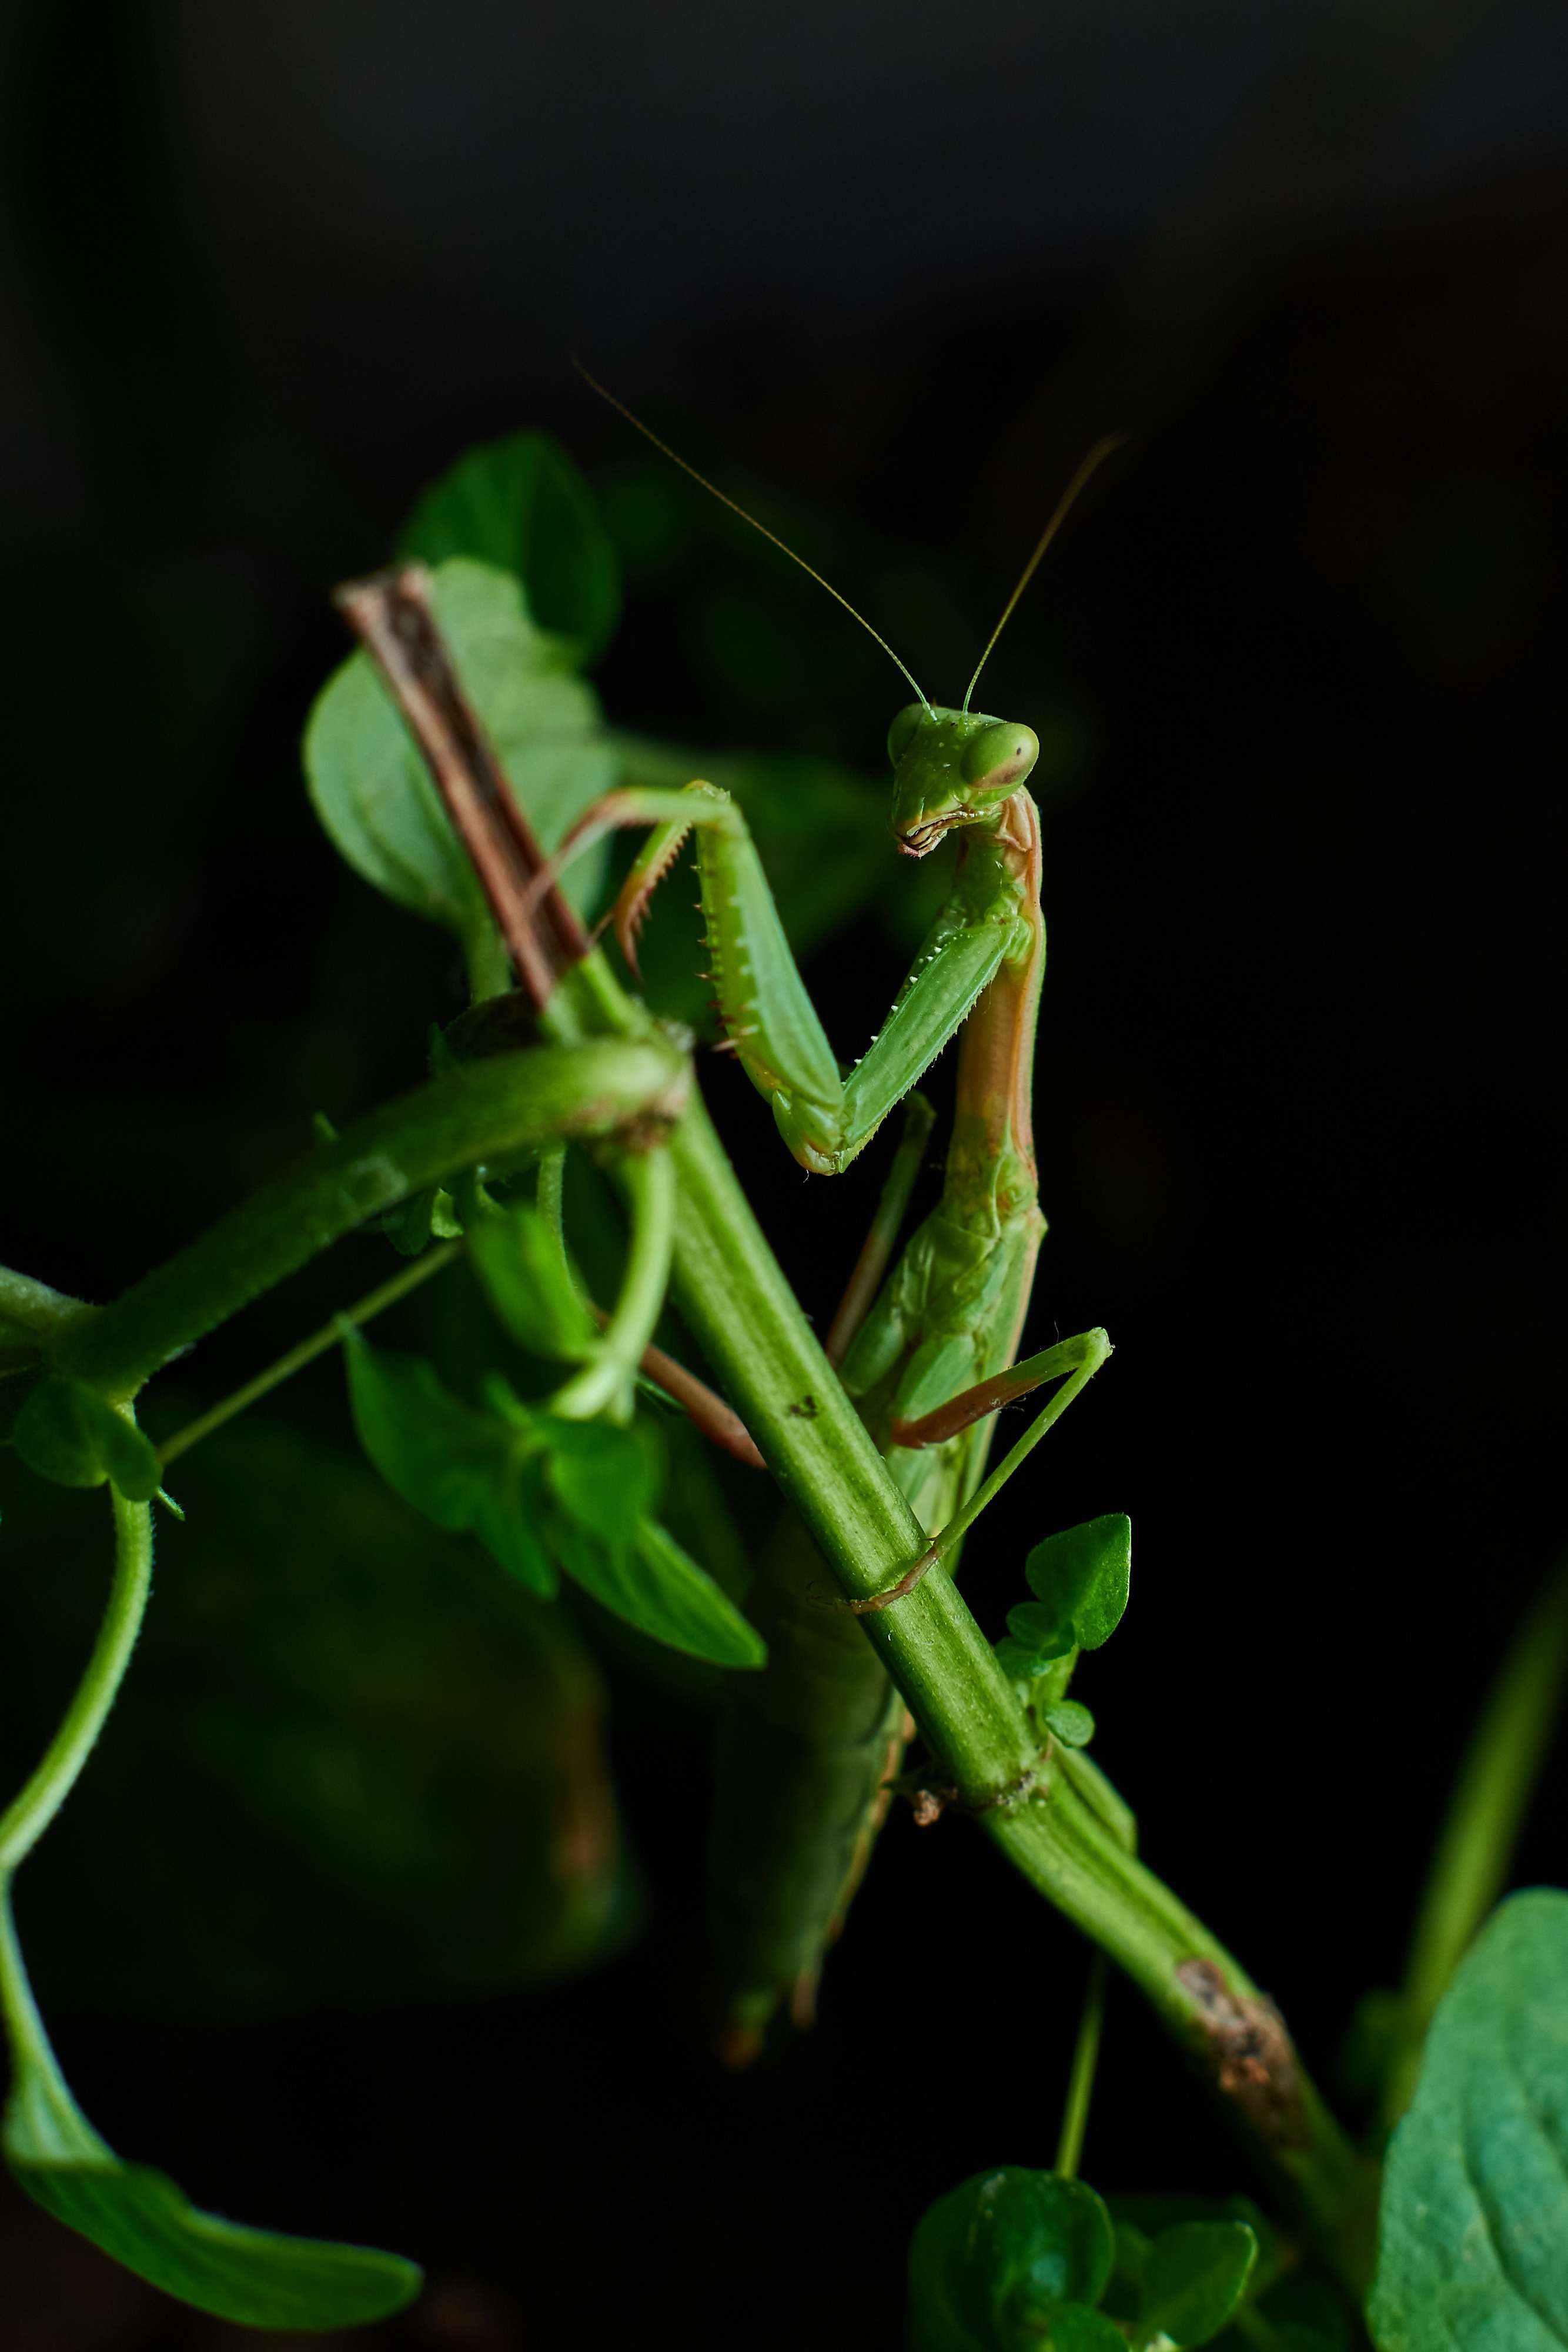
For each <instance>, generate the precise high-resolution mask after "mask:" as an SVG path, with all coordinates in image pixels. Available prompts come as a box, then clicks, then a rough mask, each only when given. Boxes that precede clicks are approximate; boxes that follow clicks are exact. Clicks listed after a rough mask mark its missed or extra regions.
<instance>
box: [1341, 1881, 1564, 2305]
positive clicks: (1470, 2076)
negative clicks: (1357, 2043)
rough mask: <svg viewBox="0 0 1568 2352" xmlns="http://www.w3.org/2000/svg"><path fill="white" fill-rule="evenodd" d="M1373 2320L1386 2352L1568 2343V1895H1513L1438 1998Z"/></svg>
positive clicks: (1543, 1891)
mask: <svg viewBox="0 0 1568 2352" xmlns="http://www.w3.org/2000/svg"><path fill="white" fill-rule="evenodd" d="M1367 2318H1368V2323H1369V2325H1370V2326H1371V2329H1372V2333H1373V2336H1374V2337H1375V2341H1376V2342H1377V2344H1378V2345H1379V2347H1381V2352H1455V2347H1458V2346H1461V2345H1462V2346H1465V2347H1469V2346H1475V2347H1485V2352H1563V2347H1564V2346H1568V1894H1563V1893H1560V1892H1558V1891H1557V1890H1556V1889H1553V1888H1548V1887H1536V1888H1533V1889H1531V1891H1530V1892H1528V1893H1525V1894H1522V1895H1511V1896H1510V1897H1509V1899H1508V1900H1507V1901H1506V1902H1505V1903H1501V1904H1500V1905H1499V1906H1498V1908H1497V1910H1496V1911H1494V1912H1493V1914H1492V1916H1491V1918H1490V1920H1489V1922H1488V1923H1487V1925H1486V1927H1483V1928H1482V1930H1481V1932H1480V1934H1479V1937H1477V1938H1476V1941H1475V1943H1474V1944H1473V1945H1472V1946H1471V1948H1470V1949H1469V1953H1468V1954H1467V1955H1466V1957H1465V1958H1464V1959H1463V1960H1462V1961H1461V1963H1460V1965H1459V1967H1458V1970H1457V1972H1456V1973H1455V1976H1454V1979H1453V1982H1452V1983H1451V1984H1450V1985H1449V1987H1448V1991H1447V1992H1446V1993H1445V1994H1444V1996H1443V1999H1442V2000H1441V2001H1440V2002H1439V2004H1438V2007H1437V2015H1436V2017H1435V2018H1434V2019H1433V2021H1432V2027H1431V2031H1430V2032H1429V2034H1428V2036H1427V2049H1426V2054H1425V2057H1424V2059H1423V2062H1422V2067H1421V2078H1420V2081H1419V2084H1417V2086H1416V2096H1415V2099H1414V2101H1413V2103H1412V2105H1411V2106H1410V2109H1409V2112H1408V2114H1407V2115H1406V2116H1405V2118H1404V2120H1403V2122H1402V2123H1401V2124H1400V2125H1399V2126H1398V2127H1397V2129H1396V2132H1395V2134H1394V2137H1393V2139H1392V2141H1391V2142H1390V2145H1389V2150H1388V2163H1387V2170H1386V2172H1385V2177H1384V2188H1383V2202H1382V2208H1381V2211H1380V2215H1379V2225H1378V2258H1377V2275H1376V2278H1375V2282H1374V2284H1373V2289H1372V2294H1371V2296H1370V2299H1369V2301H1368V2304H1367Z"/></svg>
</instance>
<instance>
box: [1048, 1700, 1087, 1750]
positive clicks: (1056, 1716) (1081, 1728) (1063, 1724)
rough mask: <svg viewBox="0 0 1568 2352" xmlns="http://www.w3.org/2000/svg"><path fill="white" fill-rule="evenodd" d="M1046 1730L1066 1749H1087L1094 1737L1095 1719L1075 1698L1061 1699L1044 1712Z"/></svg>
mask: <svg viewBox="0 0 1568 2352" xmlns="http://www.w3.org/2000/svg"><path fill="white" fill-rule="evenodd" d="M1044 1721H1045V1725H1046V1728H1047V1729H1048V1730H1050V1731H1053V1732H1054V1733H1055V1734H1056V1737H1057V1738H1058V1739H1060V1740H1061V1744H1062V1746H1063V1747H1064V1748H1087V1747H1088V1745H1089V1742H1090V1741H1091V1740H1092V1738H1093V1737H1094V1717H1092V1715H1091V1714H1090V1712H1089V1709H1088V1708H1087V1707H1086V1706H1080V1705H1079V1703H1078V1701H1077V1700H1076V1699H1075V1698H1059V1699H1057V1700H1055V1701H1054V1702H1053V1703H1052V1704H1051V1706H1048V1707H1047V1708H1045V1710H1044Z"/></svg>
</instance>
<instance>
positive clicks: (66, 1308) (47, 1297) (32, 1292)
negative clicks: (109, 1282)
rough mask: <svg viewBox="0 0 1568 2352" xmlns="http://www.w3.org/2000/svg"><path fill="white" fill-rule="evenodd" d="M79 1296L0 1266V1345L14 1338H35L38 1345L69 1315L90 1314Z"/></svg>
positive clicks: (51, 1337)
mask: <svg viewBox="0 0 1568 2352" xmlns="http://www.w3.org/2000/svg"><path fill="white" fill-rule="evenodd" d="M91 1311H92V1310H91V1309H90V1307H88V1306H87V1305H86V1304H85V1303H84V1302H83V1301H82V1300H81V1299H79V1298H70V1297H67V1295H66V1293H65V1292H64V1291H63V1290H51V1289H50V1288H49V1286H48V1284H47V1282H35V1281H34V1279H33V1277H32V1276H31V1275H30V1274H18V1273H17V1272H16V1268H15V1266H9V1265H0V1347H8V1346H10V1345H11V1344H12V1343H13V1341H14V1340H36V1341H37V1343H38V1344H39V1345H40V1346H41V1345H42V1344H43V1343H44V1342H45V1341H46V1340H47V1339H53V1337H54V1335H55V1333H56V1332H57V1331H58V1330H61V1329H63V1328H64V1327H65V1325H66V1324H68V1322H69V1321H70V1320H71V1318H73V1316H77V1315H87V1314H90V1313H91Z"/></svg>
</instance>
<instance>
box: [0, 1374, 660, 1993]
mask: <svg viewBox="0 0 1568 2352" xmlns="http://www.w3.org/2000/svg"><path fill="white" fill-rule="evenodd" d="M182 1470H183V1475H182V1476H181V1477H180V1479H179V1480H178V1482H177V1484H178V1491H179V1497H180V1501H181V1504H182V1506H183V1508H184V1510H185V1512H186V1525H185V1526H184V1527H183V1528H174V1527H172V1526H171V1525H169V1524H168V1523H165V1527H164V1529H163V1532H162V1538H161V1543H160V1558H159V1566H158V1572H157V1577H156V1585H155V1591H154V1598H153V1606H152V1612H151V1613H150V1616H149V1620H148V1624H147V1629H146V1631H145V1633H144V1635H143V1638H142V1640H141V1644H140V1646H139V1648H138V1651H137V1654H136V1659H135V1663H134V1666H133V1669H132V1672H131V1675H130V1676H129V1678H128V1680H127V1683H126V1686H125V1689H124V1691H123V1693H122V1695H121V1696H120V1702H119V1705H118V1706H117V1707H116V1709H115V1712H114V1715H113V1716H112V1717H111V1718H110V1727H109V1729H108V1731H107V1733H106V1734H105V1737H104V1740H103V1744H102V1748H101V1749H100V1751H99V1754H98V1756H97V1757H95V1759H94V1760H93V1763H92V1765H91V1766H90V1767H89V1770H88V1772H87V1774H86V1776H85V1778H84V1780H83V1782H82V1785H81V1787H80V1789H79V1790H78V1791H77V1793H76V1794H75V1796H74V1797H73V1799H72V1801H71V1803H70V1805H69V1806H68V1808H67V1810H66V1811H65V1813H64V1814H63V1815H62V1817H61V1820H60V1822H58V1823H57V1826H56V1829H55V1831H54V1832H53V1833H52V1834H51V1836H50V1837H49V1838H48V1839H47V1841H46V1842H45V1843H44V1845H43V1846H42V1847H41V1848H40V1851H39V1853H38V1856H37V1859H36V1860H35V1861H34V1862H33V1863H32V1864H30V1866H29V1869H28V1873H27V1876H26V1883H25V1885H24V1886H23V1890H22V1904H23V1908H24V1911H25V1920H24V1926H25V1928H26V1941H27V1946H28V1949H29V1952H30V1954H31V1955H32V1957H33V1962H34V1969H35V1974H36V1977H37V1980H38V1983H39V1986H40V1990H41V1992H42V1993H44V1994H45V1995H46V1996H47V1999H48V2000H49V2001H50V2003H51V2005H54V2004H56V2003H63V2004H78V2005H82V2006H86V2007H89V2008H90V2007H94V2006H98V2005H100V2004H101V2003H103V2002H104V2001H106V2000H108V2001H110V2002H112V2004H113V2005H114V2006H115V2008H116V2009H120V2010H123V2009H126V2008H132V2007H134V2008H141V2009H148V2010H152V2011H159V2012H169V2011H180V2012H183V2011H188V2010H189V2009H191V2008H193V2007H196V2008H214V2009H220V2010H225V2009H226V2010H238V2011H247V2010H258V2009H265V2008H272V2007H277V2006H280V2005H297V2004H299V2003H302V2002H309V2001H318V2000H324V1999H325V2000H336V1999H347V1998H350V1997H351V1998H353V1999H354V2000H362V1999H363V1998H364V1997H365V1996H366V1995H367V1994H371V1995H381V1996H386V1997H392V1996H401V1995H404V1994H410V1993H415V1992H429V1991H434V1990H440V1989H442V1988H444V1987H448V1986H454V1985H498V1984H517V1983H522V1982H528V1981H532V1980H535V1979H540V1978H546V1977H550V1976H554V1975H557V1974H559V1973H560V1972H561V1971H562V1970H565V1969H573V1968H576V1967H579V1966H580V1965H581V1964H582V1963H583V1962H584V1961H586V1960H589V1959H591V1958H596V1957H597V1956H598V1955H600V1954H601V1953H602V1952H604V1951H606V1950H608V1949H610V1948H612V1947H613V1945H614V1944H615V1943H616V1942H617V1941H618V1940H619V1939H620V1937H622V1935H623V1934H624V1933H625V1931H626V1929H627V1928H628V1927H629V1926H630V1924H631V1920H632V1912H633V1904H632V1895H631V1888H630V1882H629V1876H628V1872H627V1867H626V1863H625V1859H624V1855H623V1853H622V1843H621V1837H620V1832H619V1828H618V1824H617V1820H616V1812H615V1805H614V1801H613V1797H612V1791H611V1787H610V1783H609V1779H608V1775H607V1771H606V1767H605V1760H604V1754H603V1747H602V1716H603V1693H602V1689H601V1682H600V1677H599V1675H598V1673H597V1671H596V1670H595V1667H594V1665H593V1663H592V1661H591V1657H590V1655H589V1654H588V1652H587V1650H586V1649H585V1647H584V1645H583V1643H582V1642H581V1641H580V1638H579V1637H578V1635H577V1634H576V1633H574V1631H573V1629H572V1626H571V1624H570V1621H569V1620H568V1619H567V1618H566V1617H565V1616H564V1615H562V1614H561V1613H560V1612H559V1611H551V1610H547V1609H545V1608H544V1607H542V1606H541V1605H540V1604H539V1603H538V1602H537V1601H533V1600H531V1599H530V1598H529V1596H528V1595H527V1594H526V1593H524V1592H523V1591H521V1590H520V1589H516V1588H513V1587H511V1586H509V1585H507V1584H503V1583H502V1581H501V1580H499V1579H497V1578H495V1577H493V1576H490V1575H487V1574H486V1572H485V1570H484V1567H483V1565H482V1563H480V1562H479V1561H478V1560H477V1559H476V1560H475V1561H474V1562H472V1563H471V1562H470V1560H469V1559H468V1557H467V1549H466V1547H465V1545H464V1544H463V1543H461V1542H459V1541H454V1540H452V1539H450V1538H443V1537H442V1536H440V1535H438V1534H437V1533H436V1532H435V1531H434V1529H433V1528H430V1527H429V1526H428V1525H427V1524H426V1523H425V1522H424V1521H423V1520H422V1519H420V1518H419V1517H416V1516H415V1515H414V1514H413V1513H412V1512H411V1511H409V1510H407V1509H406V1508H405V1507H404V1506H403V1505H402V1503H401V1502H400V1501H399V1500H398V1499H397V1497H396V1496H393V1495H392V1494H390V1493H389V1492H388V1491H387V1489H386V1488H385V1487H384V1486H382V1483H381V1481H380V1480H379V1479H378V1478H377V1477H376V1476H375V1475H374V1473H373V1472H372V1471H371V1470H370V1469H369V1468H368V1467H367V1466H366V1465H363V1464H362V1463H361V1462H358V1461H356V1460H355V1458H354V1457H353V1456H352V1454H348V1453H346V1452H345V1451H344V1450H343V1448H342V1446H341V1445H340V1444H327V1443H317V1442H315V1441H313V1440H311V1439H309V1438H308V1437H305V1436H303V1435H301V1434H299V1433H296V1432H293V1431H290V1430H287V1429H286V1428H283V1427H280V1426H277V1425H269V1424H268V1423H266V1422H265V1421H260V1420H258V1421H255V1422H241V1423H236V1424H235V1426H234V1428H232V1429H231V1430H228V1431H225V1433H222V1434H221V1435H220V1436H217V1437H214V1438H213V1439H212V1440H210V1441H209V1442H208V1444H206V1445H204V1447H202V1448H201V1449H200V1450H199V1451H198V1452H196V1453H194V1454H192V1455H191V1456H190V1457H189V1459H188V1460H187V1461H186V1462H185V1463H183V1465H182ZM12 1484H13V1486H14V1488H15V1492H14V1494H13V1495H12V1496H8V1502H7V1510H6V1518H5V1530H4V1557H5V1609H6V1620H7V1622H6V1641H5V1656H6V1681H7V1689H8V1692H9V1693H10V1694H11V1696H10V1698H9V1701H8V1706H7V1711H6V1714H5V1720H4V1726H3V1728H0V1759H3V1760H0V1770H3V1771H4V1775H5V1781H6V1783H7V1784H16V1783H19V1782H20V1780H22V1779H23V1777H24V1776H25V1774H26V1771H27V1770H28V1769H30V1767H31V1765H32V1763H33V1762H34V1760H35V1759H36V1757H37V1753H38V1752H39V1750H40V1749H41V1748H42V1747H43V1745H44V1743H45V1741H46V1739H47V1737H48V1735H49V1732H50V1730H51V1729H52V1727H53V1723H54V1720H55V1718H56V1717H57V1713H58V1710H59V1706H60V1705H61V1703H62V1701H63V1698H64V1695H65V1691H66V1689H67V1687H68V1675H70V1674H71V1672H72V1671H73V1670H79V1664H80V1660H81V1658H82V1656H83V1655H84V1654H85V1652H86V1649H87V1647H88V1645H89V1641H90V1638H91V1629H92V1626H93V1624H94V1622H95V1620H96V1615H97V1612H98V1610H99V1607H100V1606H101V1601H102V1597H103V1593H104V1591H105V1589H106V1586H107V1581H108V1553H109V1544H108V1526H107V1513H106V1511H105V1510H104V1507H103V1505H102V1503H101V1501H100V1500H99V1498H98V1497H96V1496H93V1497H90V1498H87V1497H78V1496H73V1495H70V1494H68V1493H66V1492H64V1491H62V1490H60V1489H58V1488H49V1487H46V1486H41V1485H39V1484H38V1483H37V1482H36V1481H34V1480H31V1479H29V1480H26V1481H25V1482H24V1481H15V1482H12ZM62 1875H63V1876H66V1877H68V1878H69V1880H70V1881H71V1885H70V1894H69V1900H68V1907H67V1908H66V1909H64V1910H63V1911H59V1912H57V1907H56V1906H55V1904H54V1903H53V1902H51V1900H50V1899H49V1882H50V1880H51V1879H52V1878H55V1877H57V1876H62ZM107 1951H112V1952H113V1953H114V1955H115V1959H114V1966H113V1969H112V1972H111V1973H110V1975H109V1976H107V1977H106V1975H105V1971H104V1969H103V1962H102V1955H103V1954H104V1953H105V1952H107Z"/></svg>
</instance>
